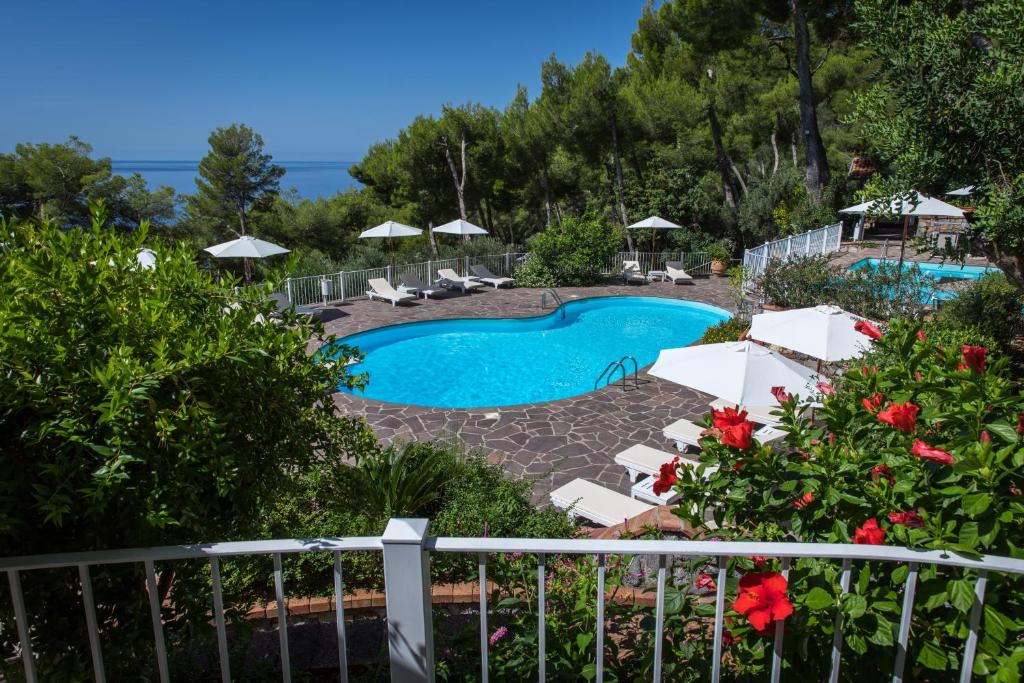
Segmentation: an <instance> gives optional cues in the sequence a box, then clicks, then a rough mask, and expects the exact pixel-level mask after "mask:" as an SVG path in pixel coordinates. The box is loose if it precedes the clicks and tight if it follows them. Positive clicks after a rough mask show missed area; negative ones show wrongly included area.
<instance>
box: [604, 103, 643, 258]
mask: <svg viewBox="0 0 1024 683" xmlns="http://www.w3.org/2000/svg"><path fill="white" fill-rule="evenodd" d="M608 123H609V125H610V126H611V129H612V163H613V164H614V166H615V198H616V200H617V201H618V204H619V217H620V218H621V219H622V227H623V228H625V229H626V248H627V249H628V250H629V251H636V249H635V248H634V247H633V238H632V236H630V234H629V229H628V228H627V226H628V225H629V219H628V218H627V217H626V183H625V181H624V180H623V179H622V155H621V154H620V153H619V131H618V128H619V126H618V123H617V122H616V121H615V112H614V111H613V112H612V113H611V114H609V115H608Z"/></svg>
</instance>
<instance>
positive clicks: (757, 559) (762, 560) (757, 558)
mask: <svg viewBox="0 0 1024 683" xmlns="http://www.w3.org/2000/svg"><path fill="white" fill-rule="evenodd" d="M747 559H748V560H750V561H751V562H753V563H754V565H755V566H758V567H763V566H765V565H766V564H768V558H767V557H765V556H764V555H751V556H750V557H748V558H747Z"/></svg>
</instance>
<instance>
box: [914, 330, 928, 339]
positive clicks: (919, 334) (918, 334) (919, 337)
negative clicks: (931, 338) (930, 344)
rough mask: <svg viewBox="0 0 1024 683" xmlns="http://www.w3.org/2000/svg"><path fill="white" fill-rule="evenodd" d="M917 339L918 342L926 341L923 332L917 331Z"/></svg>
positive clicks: (926, 337) (926, 336)
mask: <svg viewBox="0 0 1024 683" xmlns="http://www.w3.org/2000/svg"><path fill="white" fill-rule="evenodd" d="M917 338H918V340H919V341H926V340H927V339H928V335H926V334H925V333H924V330H918V331H917Z"/></svg>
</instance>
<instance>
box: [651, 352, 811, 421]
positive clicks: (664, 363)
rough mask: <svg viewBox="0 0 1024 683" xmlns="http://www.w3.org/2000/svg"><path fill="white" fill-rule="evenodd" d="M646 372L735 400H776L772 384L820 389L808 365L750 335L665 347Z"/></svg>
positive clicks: (795, 390) (806, 391)
mask: <svg viewBox="0 0 1024 683" xmlns="http://www.w3.org/2000/svg"><path fill="white" fill-rule="evenodd" d="M647 372H648V374H650V375H653V376H654V377H660V378H661V379H666V380H668V381H670V382H675V383H676V384H681V385H683V386H685V387H690V388H691V389H696V390H697V391H703V392H704V393H706V394H711V395H712V396H717V397H719V398H722V399H724V400H726V401H729V402H730V403H735V404H737V405H759V406H764V405H778V401H776V400H775V397H774V396H773V395H772V388H773V387H783V388H784V389H785V391H786V392H787V393H789V394H799V395H801V396H803V397H807V396H810V395H811V394H813V393H816V392H815V390H814V389H813V387H814V383H815V382H816V381H817V379H818V376H817V375H816V374H815V373H814V371H813V370H811V369H810V368H808V367H804V366H803V365H800V364H799V363H797V362H795V361H792V360H790V359H788V358H786V357H784V356H781V355H779V354H777V353H773V352H772V351H770V350H769V349H766V348H765V347H763V346H759V345H758V344H754V343H753V342H749V341H742V342H726V343H724V344H701V345H698V346H685V347H683V348H681V349H665V350H663V351H662V352H661V353H659V354H658V360H657V361H655V363H654V365H653V366H651V368H650V370H648V371H647Z"/></svg>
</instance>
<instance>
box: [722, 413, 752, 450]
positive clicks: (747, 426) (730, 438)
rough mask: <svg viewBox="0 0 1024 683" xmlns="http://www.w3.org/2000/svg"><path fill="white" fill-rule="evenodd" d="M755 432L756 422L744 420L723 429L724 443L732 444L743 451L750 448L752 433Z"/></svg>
mask: <svg viewBox="0 0 1024 683" xmlns="http://www.w3.org/2000/svg"><path fill="white" fill-rule="evenodd" d="M753 433H754V423H753V422H747V421H745V420H744V421H743V422H741V423H739V424H735V425H733V426H731V427H727V428H726V429H723V430H722V445H723V446H732V447H733V448H738V449H740V450H741V451H745V450H747V449H748V448H750V440H751V435H752V434H753Z"/></svg>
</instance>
